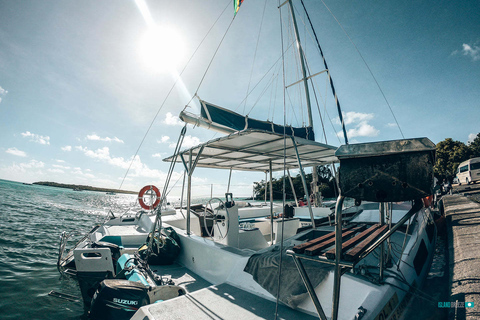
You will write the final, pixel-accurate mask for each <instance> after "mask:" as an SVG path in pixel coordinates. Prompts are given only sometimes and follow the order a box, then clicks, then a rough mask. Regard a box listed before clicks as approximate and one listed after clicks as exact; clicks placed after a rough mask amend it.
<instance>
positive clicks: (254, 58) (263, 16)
mask: <svg viewBox="0 0 480 320" xmlns="http://www.w3.org/2000/svg"><path fill="white" fill-rule="evenodd" d="M266 7H267V0H265V5H264V6H263V13H262V21H261V22H260V28H259V29H258V36H257V44H256V45H255V53H254V55H253V62H252V69H251V70H250V78H249V79H248V86H247V95H246V96H245V104H244V105H243V112H244V113H245V107H246V106H247V98H248V91H249V90H250V84H251V82H252V74H253V67H254V66H255V60H256V58H257V50H258V43H259V42H260V32H262V25H263V19H264V18H265V8H266Z"/></svg>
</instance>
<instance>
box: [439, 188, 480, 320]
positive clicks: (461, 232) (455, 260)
mask: <svg viewBox="0 0 480 320" xmlns="http://www.w3.org/2000/svg"><path fill="white" fill-rule="evenodd" d="M479 187H480V186H479ZM479 189H480V188H479ZM457 190H458V189H457ZM454 191H455V187H454ZM468 191H469V192H471V191H472V190H471V189H470V190H468ZM479 191H480V190H479ZM475 193H476V194H474V195H473V197H478V196H479V195H480V193H478V192H475ZM469 197H472V196H469ZM469 197H467V196H463V195H462V194H460V193H455V194H454V195H449V196H444V198H443V202H444V209H445V216H446V221H447V233H448V235H447V238H448V251H449V266H450V268H449V269H450V270H449V271H450V295H451V296H450V302H452V301H458V302H459V303H460V307H458V308H457V309H454V308H452V309H451V313H450V317H449V318H450V319H468V320H470V319H471V320H473V319H480V204H479V203H476V202H473V201H471V200H470V198H469ZM465 302H472V303H474V307H473V308H466V307H465ZM462 303H463V305H462Z"/></svg>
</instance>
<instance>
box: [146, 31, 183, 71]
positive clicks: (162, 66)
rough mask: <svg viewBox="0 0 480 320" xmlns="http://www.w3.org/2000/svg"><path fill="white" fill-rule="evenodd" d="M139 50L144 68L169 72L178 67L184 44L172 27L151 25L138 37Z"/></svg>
mask: <svg viewBox="0 0 480 320" xmlns="http://www.w3.org/2000/svg"><path fill="white" fill-rule="evenodd" d="M139 52H140V57H141V60H142V63H143V64H144V66H145V68H147V69H149V70H151V71H154V72H169V71H174V70H176V69H177V68H178V66H179V64H180V62H181V61H182V59H183V57H184V52H185V46H184V44H183V40H182V38H181V36H180V35H179V33H178V32H176V31H175V30H174V29H173V28H171V27H159V26H152V27H150V28H148V29H147V30H146V32H145V34H144V35H143V36H142V38H141V39H140V47H139Z"/></svg>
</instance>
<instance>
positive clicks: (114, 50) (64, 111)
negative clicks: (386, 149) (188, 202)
mask: <svg viewBox="0 0 480 320" xmlns="http://www.w3.org/2000/svg"><path fill="white" fill-rule="evenodd" d="M294 3H295V7H296V10H297V15H298V19H299V24H300V25H302V21H303V20H304V19H305V17H304V16H303V13H302V11H301V5H300V4H299V3H298V2H297V1H294ZM145 4H146V8H148V12H145V11H144V12H143V13H142V11H141V10H140V9H139V6H138V5H137V3H136V2H135V1H134V0H120V1H114V2H112V1H103V0H100V1H98V0H96V1H93V0H88V1H46V0H41V1H27V0H24V1H1V0H0V99H1V100H0V119H1V126H0V178H1V179H9V180H15V181H22V182H34V181H55V182H61V183H75V184H87V185H92V186H101V187H111V188H118V187H119V186H120V183H121V182H122V179H123V177H124V176H125V172H126V169H127V168H128V166H129V165H130V163H131V160H132V158H133V156H134V154H135V152H136V150H137V148H138V146H139V144H140V142H141V141H142V139H143V136H144V134H145V132H146V130H147V128H148V127H149V126H150V123H151V121H152V119H153V118H154V116H155V114H156V113H157V111H158V110H159V108H160V107H161V109H160V112H159V115H158V117H157V119H156V120H155V122H154V124H153V126H152V129H151V130H150V132H149V134H148V135H147V137H146V139H145V142H144V143H143V145H142V147H141V149H140V151H139V153H138V155H137V158H136V159H135V161H134V162H133V165H132V168H131V169H130V171H129V174H128V175H127V177H126V180H125V182H124V183H123V188H125V189H129V190H139V189H140V188H141V187H142V186H143V185H145V184H156V185H158V186H163V183H164V179H165V175H166V172H167V170H168V164H167V163H163V162H162V161H161V160H162V159H163V158H165V157H167V156H169V155H171V153H172V152H173V148H174V146H175V142H176V140H177V137H178V134H179V132H180V130H181V128H182V124H181V123H180V122H179V121H178V119H177V115H178V114H179V113H180V111H181V110H182V109H183V108H184V107H185V105H186V104H187V103H189V101H190V100H191V98H192V96H193V94H194V93H195V91H196V90H197V87H198V86H199V83H200V81H201V79H202V77H203V75H204V73H205V70H206V68H207V66H208V64H209V62H210V59H211V57H212V56H213V53H214V51H215V49H216V48H217V46H218V43H219V42H220V39H221V37H222V36H223V34H224V32H225V30H226V29H227V27H228V25H229V23H230V22H231V20H232V18H233V4H232V3H231V1H230V0H209V1H187V0H176V1H148V0H147V1H145ZM325 4H326V5H327V6H328V8H329V9H330V11H331V12H332V13H333V15H334V16H335V17H336V19H337V20H338V21H339V22H340V24H341V25H342V27H343V29H344V30H345V31H346V32H347V33H348V36H349V37H350V38H351V40H352V41H353V43H355V46H356V47H357V48H358V50H359V51H360V52H361V55H362V56H360V55H359V54H358V53H357V51H356V49H355V47H354V46H353V45H352V43H351V42H350V40H349V38H348V37H347V36H346V35H345V33H344V31H343V30H342V28H341V27H340V26H339V25H338V24H337V22H336V20H335V19H334V18H333V16H332V14H331V13H330V12H329V11H328V10H327V9H326V7H325V6H324V5H323V4H322V3H321V2H319V1H313V0H305V5H306V6H307V8H308V9H309V11H310V15H311V18H312V20H313V23H314V25H315V27H316V31H317V35H318V37H319V39H320V42H321V45H322V49H323V51H324V54H325V56H326V59H327V62H328V65H329V68H330V73H331V75H332V78H333V79H334V82H335V85H336V89H337V94H338V97H339V100H340V103H341V105H342V108H343V112H344V116H345V120H346V125H347V132H348V136H349V140H350V142H352V143H355V142H367V141H379V140H391V139H400V138H402V136H401V134H400V131H399V129H398V128H397V127H396V125H395V119H394V118H393V116H392V114H391V112H390V110H389V107H388V105H387V104H386V103H385V100H384V99H383V96H382V94H381V92H380V91H379V89H378V87H377V86H376V84H375V81H374V80H373V78H372V76H371V75H370V72H369V70H368V69H367V67H366V66H365V64H364V63H363V61H362V57H363V59H364V60H365V61H366V62H367V64H368V67H369V68H370V69H371V71H372V73H373V74H374V75H375V77H376V80H377V81H378V83H379V84H380V87H381V88H382V90H383V92H384V94H385V96H386V97H387V99H388V101H389V104H390V107H391V108H392V110H393V112H394V114H395V116H396V119H397V121H398V123H399V125H400V127H401V130H402V132H403V134H404V136H405V137H406V138H411V137H424V136H426V137H428V138H430V139H431V140H432V141H433V142H434V143H438V142H439V141H442V140H444V139H445V138H453V139H454V140H459V141H462V142H465V143H466V142H467V141H468V140H469V139H471V137H473V136H475V135H476V134H477V133H478V132H479V131H480V125H479V119H480V93H479V92H480V91H479V88H480V23H479V21H478V12H480V3H479V2H478V1H462V2H461V3H458V2H452V1H401V2H399V1H389V2H385V1H373V0H372V1H370V0H369V1H361V2H360V1H351V0H342V1H329V0H325ZM277 5H278V1H272V0H267V2H266V5H265V2H264V1H263V0H245V2H244V5H243V6H242V7H241V9H240V11H239V13H238V15H237V17H236V18H235V20H234V22H233V24H232V26H231V28H230V30H229V32H228V34H227V36H226V37H225V40H224V42H223V44H222V46H221V47H220V49H219V50H218V54H217V56H216V58H215V59H214V60H213V63H212V64H211V66H210V68H209V71H208V72H207V73H206V75H205V78H204V81H203V82H202V85H201V86H200V89H199V90H198V95H199V96H200V97H201V98H203V99H205V100H207V101H209V102H212V103H215V104H217V105H221V106H224V107H226V108H230V109H232V110H236V111H237V112H240V113H247V112H249V110H252V111H251V113H250V114H249V115H250V116H251V117H254V118H258V119H269V120H272V119H273V120H274V121H275V122H277V123H283V109H282V108H283V107H282V104H283V102H282V99H283V98H282V97H281V95H280V94H281V92H282V90H281V83H282V77H281V72H280V71H281V64H279V63H277V64H274V62H275V61H276V60H277V59H278V58H279V57H280V51H281V42H280V35H279V30H280V28H279V21H280V19H279V14H278V10H277V9H276V7H277ZM226 7H227V10H226V11H225V12H224V13H223V15H221V14H222V12H223V11H224V9H225V8H226ZM264 8H265V13H264ZM219 16H221V17H220V19H219V21H218V23H217V24H216V25H215V27H214V28H213V29H212V31H211V33H210V34H209V36H208V37H207V38H206V40H205V42H204V43H203V45H202V46H201V47H200V48H199V49H198V51H197V53H196V55H195V56H194V57H193V59H192V60H191V61H190V63H189V65H188V67H187V69H186V70H185V72H184V73H183V74H182V77H181V81H180V82H179V85H177V86H176V87H175V88H174V90H173V91H172V94H171V95H170V96H169V98H168V99H167V100H166V102H165V104H164V105H163V106H162V103H163V101H164V99H165V97H166V95H167V93H168V92H169V90H170V88H171V87H172V85H173V83H174V81H175V79H176V77H177V75H178V74H179V72H180V71H181V70H182V68H183V66H184V65H185V64H186V63H187V61H188V60H189V58H190V56H191V55H192V53H193V52H194V51H195V49H196V48H197V46H198V44H199V43H200V41H201V40H202V38H203V37H204V36H205V35H206V34H207V32H208V30H209V29H210V27H211V26H212V25H213V23H214V21H215V20H216V19H217V18H218V17H219ZM262 17H263V18H262ZM283 22H284V25H285V26H288V22H287V20H286V16H283ZM153 24H155V25H157V26H160V27H163V28H167V30H173V31H174V32H175V34H176V38H178V39H180V41H181V46H182V47H183V52H180V51H175V52H174V53H173V55H174V58H175V60H177V61H175V62H172V61H168V62H167V64H164V65H163V67H162V66H159V67H157V66H154V65H153V64H152V61H150V62H148V61H146V58H145V57H144V56H143V55H142V51H141V49H140V48H141V46H142V39H143V37H144V35H145V33H146V32H147V30H148V29H149V28H151V26H152V25H153ZM260 24H261V25H262V27H261V32H260V33H259V29H260ZM173 31H172V32H173ZM284 32H285V33H284V36H285V37H284V39H285V41H284V45H285V46H286V47H288V44H289V43H290V42H289V40H288V39H290V40H291V38H289V36H291V34H290V33H288V32H287V31H284ZM300 33H301V37H302V41H303V42H304V44H305V51H306V54H307V57H308V58H309V67H310V69H311V73H316V72H320V71H322V70H323V66H322V64H321V61H320V60H319V59H318V58H316V55H317V54H316V49H315V46H314V43H313V42H312V41H311V39H310V35H309V33H308V31H307V30H306V29H305V28H303V27H302V26H301V27H300ZM259 34H260V36H258V35H259ZM257 38H259V41H258V45H257ZM167 41H169V40H167ZM175 45H176V44H175V43H173V42H170V43H169V44H168V45H167V46H164V47H162V50H168V51H171V50H174V49H169V48H175ZM165 48H166V49H165ZM255 48H257V50H255ZM293 49H294V47H290V48H289V50H287V52H286V58H289V57H290V56H293V55H294V50H293ZM255 52H256V53H255ZM254 58H255V59H254ZM168 59H173V58H168ZM272 66H273V68H272V69H270V68H271V67H272ZM286 70H287V77H286V84H287V85H288V84H290V83H293V82H295V81H296V80H298V79H299V78H298V71H296V67H295V64H294V63H292V64H288V63H287V64H286ZM322 76H323V77H324V75H321V76H318V77H315V81H316V82H317V85H318V88H321V89H318V93H319V94H322V97H323V96H324V93H325V92H326V90H325V87H326V78H325V77H324V78H323V79H322ZM262 77H264V78H263V80H262V81H261V82H260V83H259V85H258V87H256V89H255V90H254V91H253V92H252V94H251V95H249V96H248V98H247V101H246V103H242V100H244V98H245V95H246V92H247V89H249V90H251V89H252V88H254V87H255V85H256V84H257V83H258V82H259V80H260V79H262ZM298 87H299V86H293V87H291V88H289V89H288V92H289V99H292V100H293V99H295V98H298V97H299V96H301V89H299V88H298ZM279 88H280V89H279ZM262 92H263V94H262ZM298 99H299V100H298V101H299V102H292V104H293V105H295V107H294V108H292V107H290V108H289V107H287V109H286V111H285V112H286V118H287V121H288V123H289V124H292V125H296V126H298V125H302V124H304V123H305V122H306V111H305V107H304V104H305V102H304V101H303V102H302V100H301V98H298ZM328 99H331V98H328ZM325 101H326V106H323V105H322V106H321V107H320V109H321V110H322V113H323V115H324V116H327V114H326V113H325V110H326V112H327V113H328V116H327V118H325V119H324V120H325V129H326V136H327V139H328V143H329V144H332V145H335V146H338V145H340V144H341V143H342V142H341V141H342V140H341V137H338V135H339V132H340V131H341V128H340V126H339V124H338V119H337V116H336V110H335V106H334V104H333V103H332V102H331V100H325ZM189 105H190V106H191V108H188V109H187V110H188V111H191V112H197V111H198V107H197V106H196V103H195V100H194V101H193V102H190V104H189ZM274 105H276V106H277V107H276V108H274V107H273V106H274ZM314 108H315V110H316V108H317V107H316V106H315V107H314ZM274 110H275V111H274ZM328 117H330V119H328ZM314 123H315V129H316V134H317V140H318V141H321V142H325V138H323V137H321V136H322V134H321V132H322V129H321V128H320V121H319V116H318V115H316V116H314ZM218 136H220V134H216V133H214V132H211V131H207V130H204V129H200V128H192V127H189V128H188V130H187V139H186V145H187V146H192V145H196V144H198V143H200V142H205V141H207V140H209V139H211V138H213V137H218ZM176 171H177V173H176V174H175V175H174V177H173V180H174V181H173V182H175V181H177V179H178V178H180V177H181V171H182V168H181V167H180V166H179V167H177V170H176ZM263 178H264V175H263V174H261V173H260V174H254V173H243V172H234V173H233V176H232V185H233V188H232V189H233V191H234V193H235V194H237V195H249V194H251V190H252V181H259V180H261V179H263ZM227 179H228V173H226V172H221V171H215V172H214V174H212V171H211V170H210V171H209V170H203V169H198V170H197V171H196V177H195V180H194V186H195V187H194V194H196V195H198V196H202V195H209V194H210V186H211V184H214V193H216V194H222V193H223V192H224V191H225V190H224V189H225V188H226V181H227ZM179 185H181V179H180V181H179V182H178V184H177V186H176V187H175V188H174V189H173V191H172V195H175V196H176V195H178V194H179V192H180V188H179Z"/></svg>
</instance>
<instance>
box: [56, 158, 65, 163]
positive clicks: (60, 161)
mask: <svg viewBox="0 0 480 320" xmlns="http://www.w3.org/2000/svg"><path fill="white" fill-rule="evenodd" d="M55 161H57V162H58V163H65V160H60V159H57V160H55Z"/></svg>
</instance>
